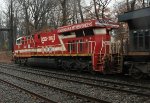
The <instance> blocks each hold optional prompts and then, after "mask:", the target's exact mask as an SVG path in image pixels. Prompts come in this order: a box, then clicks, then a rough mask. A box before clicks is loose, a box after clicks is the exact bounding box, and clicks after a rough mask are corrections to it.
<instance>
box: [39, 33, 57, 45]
mask: <svg viewBox="0 0 150 103" xmlns="http://www.w3.org/2000/svg"><path fill="white" fill-rule="evenodd" d="M46 41H51V42H54V41H55V34H53V35H52V36H48V37H41V42H42V43H44V42H46Z"/></svg>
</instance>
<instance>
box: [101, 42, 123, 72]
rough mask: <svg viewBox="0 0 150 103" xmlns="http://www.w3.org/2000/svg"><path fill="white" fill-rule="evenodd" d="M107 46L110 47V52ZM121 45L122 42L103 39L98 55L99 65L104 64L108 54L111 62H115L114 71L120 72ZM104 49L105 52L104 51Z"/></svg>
mask: <svg viewBox="0 0 150 103" xmlns="http://www.w3.org/2000/svg"><path fill="white" fill-rule="evenodd" d="M107 47H109V52H107V49H108V48H107ZM120 48H121V45H120V43H118V42H117V43H111V42H110V41H103V40H102V47H101V49H100V53H99V57H98V65H104V62H105V58H106V56H107V57H108V58H109V60H110V62H111V63H114V71H113V72H117V73H120V72H121V71H122V70H121V53H120ZM102 51H104V52H102Z"/></svg>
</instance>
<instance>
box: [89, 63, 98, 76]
mask: <svg viewBox="0 0 150 103" xmlns="http://www.w3.org/2000/svg"><path fill="white" fill-rule="evenodd" d="M88 70H89V72H90V73H91V74H92V75H95V74H96V72H95V71H94V70H93V68H92V64H89V65H88Z"/></svg>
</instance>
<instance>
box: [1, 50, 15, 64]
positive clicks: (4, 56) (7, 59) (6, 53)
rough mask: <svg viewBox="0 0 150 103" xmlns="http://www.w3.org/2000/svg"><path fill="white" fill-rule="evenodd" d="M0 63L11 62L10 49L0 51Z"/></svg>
mask: <svg viewBox="0 0 150 103" xmlns="http://www.w3.org/2000/svg"><path fill="white" fill-rule="evenodd" d="M0 62H1V63H12V53H11V52H10V51H0Z"/></svg>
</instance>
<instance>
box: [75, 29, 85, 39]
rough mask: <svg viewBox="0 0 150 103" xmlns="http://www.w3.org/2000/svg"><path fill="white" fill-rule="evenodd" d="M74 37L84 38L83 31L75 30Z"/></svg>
mask: <svg viewBox="0 0 150 103" xmlns="http://www.w3.org/2000/svg"><path fill="white" fill-rule="evenodd" d="M75 34H76V37H83V36H84V32H83V30H77V31H75Z"/></svg>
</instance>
